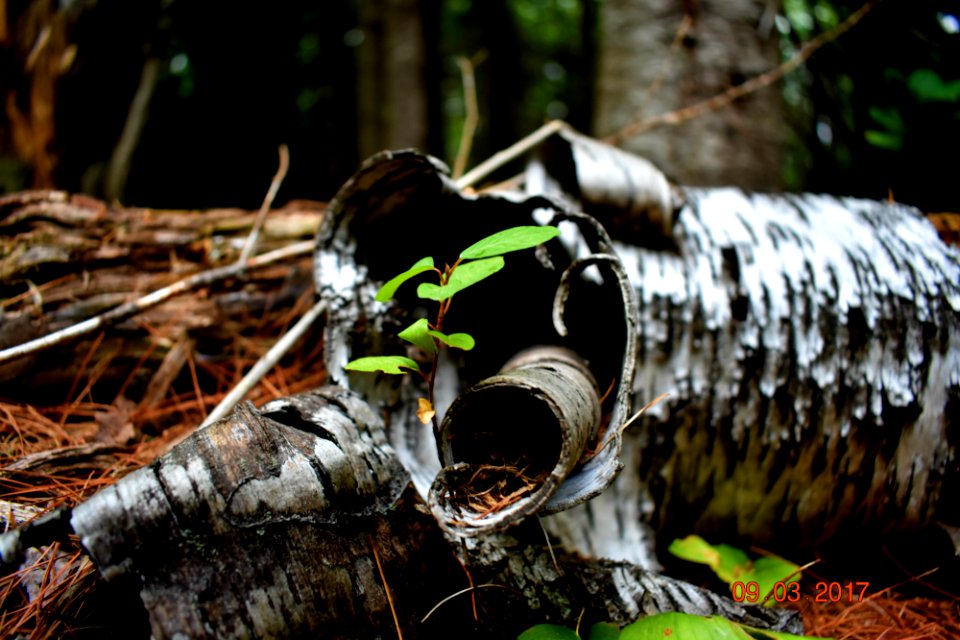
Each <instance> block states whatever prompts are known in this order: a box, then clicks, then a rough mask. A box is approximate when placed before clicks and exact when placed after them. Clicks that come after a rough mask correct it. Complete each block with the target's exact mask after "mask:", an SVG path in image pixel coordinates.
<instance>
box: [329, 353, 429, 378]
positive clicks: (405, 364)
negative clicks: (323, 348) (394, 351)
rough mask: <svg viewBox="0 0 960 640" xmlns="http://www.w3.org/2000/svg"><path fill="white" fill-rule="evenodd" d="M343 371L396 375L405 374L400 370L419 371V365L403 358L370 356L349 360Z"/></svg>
mask: <svg viewBox="0 0 960 640" xmlns="http://www.w3.org/2000/svg"><path fill="white" fill-rule="evenodd" d="M344 369H346V370H347V371H366V372H370V373H372V372H376V371H382V372H383V373H389V374H393V375H397V374H404V373H406V371H403V370H402V369H411V370H413V371H420V365H418V364H417V362H416V361H415V360H411V359H410V358H406V357H404V356H370V357H367V358H357V359H356V360H351V361H350V362H348V363H347V366H345V367H344Z"/></svg>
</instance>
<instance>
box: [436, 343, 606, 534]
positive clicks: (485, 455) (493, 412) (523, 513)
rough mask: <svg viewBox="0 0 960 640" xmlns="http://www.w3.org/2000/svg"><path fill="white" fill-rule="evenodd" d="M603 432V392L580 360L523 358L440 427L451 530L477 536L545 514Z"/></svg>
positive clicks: (439, 496) (553, 355)
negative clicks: (591, 444)
mask: <svg viewBox="0 0 960 640" xmlns="http://www.w3.org/2000/svg"><path fill="white" fill-rule="evenodd" d="M599 427H600V392H599V391H598V390H597V383H596V381H594V379H593V375H591V373H590V370H589V369H588V368H587V367H586V365H585V364H584V363H583V361H582V360H580V359H579V358H578V357H577V356H576V354H574V353H572V352H570V351H568V350H565V349H559V348H556V347H541V348H534V349H531V350H528V351H525V352H523V353H521V354H518V355H517V356H516V357H515V358H513V359H511V360H510V362H508V363H507V364H506V365H504V367H503V370H502V371H501V372H500V373H498V374H496V375H494V376H491V377H489V378H486V379H484V380H482V381H480V382H478V383H477V384H475V385H473V386H472V387H470V388H469V389H467V390H466V391H464V392H463V393H461V394H460V395H459V396H457V398H456V400H454V401H453V404H452V405H451V406H450V409H448V410H447V413H446V415H445V416H444V418H443V421H442V422H441V424H440V433H439V442H438V443H437V446H438V447H439V449H440V460H441V463H442V464H443V469H441V471H440V473H439V474H438V475H437V478H436V479H435V480H434V482H433V485H432V486H431V487H430V495H429V501H430V506H431V509H432V511H433V513H434V515H435V516H436V517H437V520H438V521H439V522H440V524H441V526H443V527H444V529H445V530H447V531H449V532H451V533H454V534H457V535H473V534H476V533H480V532H483V531H489V530H495V529H498V528H502V527H503V526H504V525H505V524H508V523H515V522H518V521H520V520H522V519H524V518H526V517H528V516H530V515H532V514H534V513H537V512H538V511H540V510H542V509H543V507H544V506H545V505H546V504H547V502H548V501H549V500H550V498H551V497H552V496H553V494H554V492H556V490H557V488H558V487H559V486H560V483H562V482H563V481H564V480H566V478H567V476H568V475H570V473H571V472H573V470H574V467H575V466H576V465H577V464H578V463H579V462H580V459H581V457H582V456H583V455H584V453H585V452H586V448H587V445H588V443H590V442H591V441H593V440H595V439H596V437H597V430H598V429H599Z"/></svg>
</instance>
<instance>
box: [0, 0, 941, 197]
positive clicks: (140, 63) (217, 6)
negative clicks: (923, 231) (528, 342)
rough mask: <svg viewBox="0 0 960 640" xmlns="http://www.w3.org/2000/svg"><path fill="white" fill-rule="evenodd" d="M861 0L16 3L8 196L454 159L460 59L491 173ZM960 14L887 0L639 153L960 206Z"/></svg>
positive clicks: (148, 191)
mask: <svg viewBox="0 0 960 640" xmlns="http://www.w3.org/2000/svg"><path fill="white" fill-rule="evenodd" d="M861 6H862V3H861V2H858V1H852V2H851V1H848V0H782V1H779V2H778V1H777V0H761V1H757V0H726V1H724V2H719V1H717V2H708V1H707V0H675V1H670V0H638V1H634V2H627V1H625V0H483V1H482V2H481V1H480V0H367V1H360V0H357V1H353V2H347V1H343V2H324V3H321V2H315V1H314V2H308V1H306V0H287V1H284V2H275V3H256V4H249V5H245V4H242V3H227V2H214V1H212V0H210V1H191V2H188V1H187V0H138V1H137V2H130V1H129V0H61V1H60V2H52V1H50V0H37V1H33V2H24V1H17V0H0V94H2V97H3V110H2V114H0V191H3V192H10V191H16V190H20V189H25V188H31V187H56V188H61V189H66V190H69V191H72V192H84V193H88V194H91V195H94V196H98V197H106V198H110V199H117V200H120V201H122V202H123V203H125V204H129V205H137V206H149V207H157V208H191V209H192V208H206V207H223V206H238V207H244V208H256V207H257V206H258V205H259V203H260V201H261V200H262V198H263V195H264V193H265V192H266V189H267V186H268V184H269V181H270V178H271V177H272V175H273V174H274V172H275V170H276V165H277V148H278V145H280V144H281V143H286V144H287V145H288V146H289V148H290V155H291V165H290V171H289V173H288V175H287V178H286V180H285V181H284V183H283V187H282V190H281V193H280V195H279V197H278V202H283V201H284V200H288V199H293V198H310V199H317V200H325V199H328V198H329V197H330V196H331V195H332V194H333V193H334V191H335V190H336V189H337V187H338V186H339V185H340V184H341V183H342V182H343V181H344V180H345V179H346V178H347V177H348V176H349V175H350V174H352V173H353V171H354V170H355V169H356V167H357V165H358V163H359V162H360V161H361V160H362V159H363V158H364V157H366V156H368V155H370V154H371V153H374V152H376V151H377V150H379V149H383V148H397V147H406V146H416V147H420V148H423V149H426V150H428V151H429V152H431V153H433V154H435V155H437V156H438V157H440V158H442V159H444V160H446V161H447V162H448V163H451V164H452V163H453V159H454V156H455V153H456V149H457V145H458V143H459V140H460V135H461V131H462V128H463V122H464V113H465V101H464V93H463V84H462V80H463V76H462V66H461V64H458V58H460V59H462V60H469V61H470V62H471V66H472V67H473V68H474V70H475V75H476V82H477V100H478V107H479V114H480V122H479V127H478V129H477V133H476V137H475V140H474V144H473V151H472V154H471V157H470V163H471V164H475V163H476V162H479V161H481V160H483V159H484V158H486V157H488V156H489V155H490V154H491V153H492V152H494V151H496V150H498V149H500V148H503V147H505V146H507V145H509V144H511V143H513V142H515V141H516V140H517V139H519V138H520V137H522V136H523V135H524V134H526V133H529V132H530V131H532V130H533V129H535V128H536V127H537V126H539V125H540V124H542V123H543V122H544V121H546V120H549V119H553V118H561V119H565V120H567V121H568V122H570V123H571V124H573V125H574V126H575V127H576V128H578V129H580V130H582V131H584V132H587V133H590V134H592V135H596V136H603V135H606V134H609V133H612V132H613V131H614V130H616V129H617V128H619V127H621V126H623V125H624V124H625V123H626V122H628V121H629V120H630V119H631V118H639V117H643V116H650V115H656V113H660V112H663V111H665V110H671V109H676V108H679V107H682V106H685V105H686V104H689V103H691V102H692V101H696V100H700V99H702V98H703V97H709V95H712V94H715V93H717V92H719V91H722V90H724V88H726V87H729V86H735V85H737V84H739V83H742V82H745V81H748V80H749V79H750V78H751V77H755V76H757V75H759V74H762V73H764V72H765V71H768V70H769V69H771V68H775V67H776V66H777V65H778V64H779V63H781V62H782V61H783V60H786V59H788V58H789V57H790V56H791V55H793V54H794V53H795V52H796V51H797V50H798V49H799V48H800V47H801V46H803V44H804V43H806V42H809V41H811V40H812V39H813V38H816V37H817V36H818V35H821V34H823V33H826V32H828V31H829V30H830V29H831V28H833V27H835V26H836V25H837V24H839V23H840V22H842V21H843V20H844V19H845V18H846V17H847V16H849V15H850V14H851V13H853V12H855V11H857V10H858V9H859V8H860V7H861ZM685 20H686V21H687V22H684V21H685ZM958 20H960V7H958V3H956V2H950V1H948V0H930V1H924V2H911V1H907V0H882V1H880V2H878V3H876V6H875V7H874V8H873V9H872V10H871V11H870V12H869V13H868V14H867V15H866V16H865V17H864V18H863V19H862V20H861V22H860V23H859V24H857V25H856V26H855V27H854V28H852V29H851V30H850V31H849V32H847V33H845V34H843V35H842V36H840V37H838V38H837V39H835V40H833V41H832V42H829V43H828V44H826V45H825V46H823V47H822V48H821V49H820V50H819V51H817V53H816V54H815V55H814V56H813V57H811V58H810V59H809V61H808V62H807V64H806V65H805V66H804V67H801V68H800V69H799V70H797V71H796V72H794V73H792V74H790V75H789V76H788V77H787V78H786V79H785V80H784V81H781V82H778V83H776V84H774V85H773V86H771V87H769V88H767V89H764V90H762V91H761V92H759V93H758V94H757V95H753V96H750V97H748V98H746V99H745V100H743V101H741V103H738V104H736V105H734V106H732V107H730V108H728V109H727V110H726V111H728V112H729V113H727V114H725V115H720V116H719V118H720V120H719V121H718V122H719V124H717V125H716V127H719V129H718V128H716V127H715V128H714V129H713V133H711V132H709V131H707V130H706V129H699V128H698V127H701V126H713V125H705V124H704V123H705V122H707V119H703V122H700V123H688V124H685V125H679V126H676V127H661V128H660V129H658V130H657V131H656V132H649V133H646V134H643V135H642V136H639V137H638V138H637V139H635V140H629V141H626V142H625V143H624V144H625V146H626V147H627V148H631V149H634V150H636V151H638V152H641V153H644V154H645V155H648V156H651V159H652V160H654V161H655V162H657V163H658V164H660V165H661V166H663V167H664V168H665V170H666V171H667V173H668V175H670V176H671V177H673V178H675V179H677V180H678V181H681V182H684V183H687V184H733V185H738V186H743V187H747V188H757V189H767V190H770V189H773V190H776V189H787V190H807V191H817V192H828V193H834V194H841V195H857V196H865V197H871V198H878V199H879V198H886V197H888V196H889V195H891V194H892V196H893V197H894V198H896V199H897V200H900V201H903V202H907V203H910V204H914V205H917V206H919V207H921V208H923V209H924V210H926V211H928V212H933V211H943V210H949V211H956V210H957V206H956V198H955V195H954V193H955V191H954V190H955V182H956V175H957V169H958V164H960V163H958V162H957V160H956V157H957V149H958V146H960V33H958V32H960V22H958ZM684 25H685V26H684ZM644 28H646V29H647V30H643V29H644ZM678 30H680V31H679V37H678ZM656 83H659V85H660V89H659V90H657V89H655V90H654V91H653V92H651V91H650V87H651V86H652V85H655V84H656ZM654 94H657V95H658V96H659V97H658V98H657V99H652V98H651V96H652V95H654ZM760 94H763V95H760ZM751 105H752V106H751ZM750 109H754V110H755V111H750ZM631 114H634V115H631ZM761 130H762V131H763V132H764V133H763V135H762V136H759V135H757V132H759V131H761ZM716 131H721V132H722V135H720V137H719V138H717V139H713V138H711V136H713V135H714V134H715V133H716ZM655 136H660V140H662V143H661V144H662V145H663V146H661V147H658V146H657V145H656V144H654V143H653V140H655ZM755 143H756V145H758V146H752V145H754V144H755ZM664 149H665V150H664ZM706 159H709V160H711V162H712V165H711V166H706V165H702V166H701V164H698V163H701V161H703V160H706ZM751 163H753V164H754V165H756V166H755V167H754V168H751V167H749V166H748V165H750V164H751ZM751 171H759V172H761V173H762V175H754V174H753V173H751Z"/></svg>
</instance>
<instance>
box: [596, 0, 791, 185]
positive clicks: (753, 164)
mask: <svg viewBox="0 0 960 640" xmlns="http://www.w3.org/2000/svg"><path fill="white" fill-rule="evenodd" d="M768 10H769V9H768V3H766V2H762V1H760V0H729V1H725V2H722V3H720V2H709V3H708V2H704V3H699V2H696V1H695V0H687V1H686V2H681V1H679V0H648V1H645V2H633V1H631V0H607V1H606V2H604V3H603V7H602V9H601V15H600V21H601V44H600V51H599V71H598V81H597V106H596V115H595V127H594V128H595V132H596V133H597V134H598V135H600V136H604V135H608V134H610V133H613V132H615V131H617V130H618V129H620V128H622V127H623V126H625V125H626V124H628V123H630V122H633V121H635V120H637V119H640V118H643V117H649V116H652V115H657V114H660V113H666V112H669V111H672V110H675V109H678V108H682V107H684V106H687V105H690V104H693V103H696V102H700V101H702V100H705V99H707V98H710V97H711V96H714V95H716V94H719V93H721V92H723V91H724V90H726V89H727V88H729V87H731V86H734V85H738V84H741V83H743V82H744V81H745V80H747V79H749V78H752V77H754V76H756V75H759V74H761V73H763V72H764V71H767V70H768V69H770V68H772V67H775V66H776V65H777V63H778V47H777V40H776V35H775V33H772V32H770V30H769V28H768V29H767V30H766V33H764V29H763V24H765V23H766V21H767V20H766V16H765V15H764V12H765V11H768ZM685 15H687V16H689V17H690V20H691V23H690V28H689V30H688V31H687V33H686V35H685V36H684V37H683V38H682V39H681V40H680V43H679V44H678V46H677V47H676V48H673V49H671V43H672V42H673V41H674V39H675V37H676V34H677V32H678V28H679V27H680V25H681V24H682V22H683V20H684V16H685ZM661 74H663V78H662V86H661V87H660V89H659V90H658V91H656V92H653V93H651V91H650V89H651V86H652V85H654V83H655V82H656V81H657V78H658V76H660V75H661ZM781 122H782V118H781V100H780V94H779V92H778V91H777V90H776V89H767V90H765V91H761V92H759V93H756V94H754V95H752V96H749V97H747V98H744V99H743V100H739V101H737V102H736V103H734V104H733V105H732V106H731V107H728V108H726V109H723V110H721V111H717V112H713V113H710V114H708V115H706V116H703V117H700V118H697V119H695V120H693V121H690V122H688V123H686V124H683V125H680V126H678V127H661V128H659V129H654V130H652V131H649V132H647V133H645V134H643V135H642V136H639V137H637V138H633V139H631V140H628V141H626V142H625V143H624V145H623V146H624V147H625V148H626V149H628V150H630V151H633V152H635V153H638V154H640V155H641V156H644V157H646V158H647V159H649V160H651V161H652V162H654V164H656V165H658V166H659V167H660V168H661V169H662V170H663V171H664V172H665V173H666V174H667V175H668V176H670V177H671V178H672V179H673V180H675V181H676V182H679V183H682V184H686V185H737V186H740V187H743V188H748V189H754V190H767V191H769V190H777V189H779V188H780V186H781V173H782V172H781V164H782V162H781V146H782V139H783V134H782V131H781Z"/></svg>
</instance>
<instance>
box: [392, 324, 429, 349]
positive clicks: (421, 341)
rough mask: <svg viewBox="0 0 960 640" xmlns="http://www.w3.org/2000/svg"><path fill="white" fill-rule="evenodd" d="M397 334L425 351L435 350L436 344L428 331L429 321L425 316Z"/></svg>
mask: <svg viewBox="0 0 960 640" xmlns="http://www.w3.org/2000/svg"><path fill="white" fill-rule="evenodd" d="M397 335H398V336H399V337H400V339H401V340H406V341H407V342H409V343H411V344H415V345H417V346H418V347H420V348H421V349H423V350H424V351H425V352H427V353H431V354H433V353H436V352H437V345H436V343H435V342H434V341H433V337H432V335H431V333H430V323H428V322H427V319H426V318H420V319H419V320H417V321H416V322H414V323H413V324H412V325H410V326H409V327H407V328H406V329H404V330H403V331H401V332H400V333H398V334H397Z"/></svg>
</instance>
